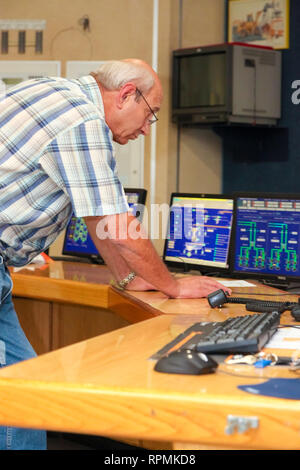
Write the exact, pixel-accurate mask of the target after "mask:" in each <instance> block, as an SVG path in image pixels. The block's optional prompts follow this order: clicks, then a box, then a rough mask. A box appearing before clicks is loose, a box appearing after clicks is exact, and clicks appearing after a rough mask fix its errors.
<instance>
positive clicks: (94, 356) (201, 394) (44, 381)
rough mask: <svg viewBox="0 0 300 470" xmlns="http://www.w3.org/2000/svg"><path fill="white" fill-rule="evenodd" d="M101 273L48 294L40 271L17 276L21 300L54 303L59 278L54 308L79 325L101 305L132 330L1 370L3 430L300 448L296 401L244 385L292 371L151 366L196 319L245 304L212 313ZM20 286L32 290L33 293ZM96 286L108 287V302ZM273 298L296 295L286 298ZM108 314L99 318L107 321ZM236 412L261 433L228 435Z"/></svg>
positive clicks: (156, 444) (183, 445)
mask: <svg viewBox="0 0 300 470" xmlns="http://www.w3.org/2000/svg"><path fill="white" fill-rule="evenodd" d="M70 267H71V266H69V265H68V269H70ZM81 268H83V267H80V268H79V269H81ZM96 268H97V269H95V270H94V268H92V269H93V271H90V270H89V269H88V274H89V275H91V272H93V273H97V274H96V276H97V279H96V282H95V278H93V280H92V282H91V284H92V285H91V286H90V285H89V282H87V278H85V279H84V280H83V278H79V279H77V278H76V279H73V281H72V283H73V284H69V283H68V282H67V284H66V286H67V287H66V288H65V287H64V286H63V285H62V286H60V284H59V283H58V280H57V278H56V277H54V278H52V277H51V276H48V279H47V281H45V284H44V289H45V292H44V291H42V289H37V286H38V281H37V280H36V279H33V278H34V277H35V276H36V273H35V274H34V273H31V272H30V271H29V273H26V275H25V277H22V276H23V275H24V273H22V272H20V273H17V274H13V278H14V282H15V291H14V292H15V294H19V295H24V292H25V293H26V295H28V299H29V302H32V301H35V296H36V301H43V302H44V301H51V295H49V292H50V288H48V289H47V286H49V284H52V282H54V285H56V286H57V287H58V293H56V294H55V295H56V298H55V299H56V302H60V306H62V305H63V306H65V307H68V308H71V310H70V311H69V321H70V322H71V323H72V321H74V317H75V314H74V308H75V309H76V308H79V307H80V308H83V309H84V311H83V312H82V314H85V309H87V308H97V305H98V307H99V305H100V302H103V303H102V304H101V308H102V307H103V306H104V307H105V308H108V309H110V314H111V315H115V314H117V315H118V318H122V319H123V320H124V322H125V323H126V322H127V323H128V322H129V323H133V324H132V325H130V326H126V327H123V328H121V329H118V330H115V331H111V332H109V333H106V334H101V336H97V337H95V338H92V339H88V340H85V341H82V342H79V343H77V344H74V345H71V346H68V347H65V348H62V349H58V350H56V351H53V352H50V353H48V354H44V355H41V356H40V357H38V358H36V359H33V360H30V361H26V362H23V363H20V364H17V365H14V366H11V367H7V368H4V369H2V370H1V371H0V400H1V403H2V404H4V406H1V407H0V424H3V425H5V424H8V425H14V426H24V427H35V428H42V429H48V430H57V431H65V432H75V433H87V434H98V435H102V436H108V437H113V438H116V439H125V440H127V441H129V442H133V443H134V444H141V445H144V446H145V447H148V448H151V447H152V448H156V449H158V448H161V449H168V448H173V449H200V448H206V449H209V448H225V449H230V448H233V449H255V448H257V449H298V448H300V434H299V423H300V405H299V402H298V401H294V400H282V399H276V398H267V397H262V396H256V395H252V394H250V393H249V394H248V393H246V392H243V391H240V390H239V389H238V388H237V386H238V385H242V384H255V383H259V382H264V381H265V380H266V379H267V378H268V377H276V376H280V377H293V378H294V377H295V375H294V374H293V373H291V372H289V371H288V370H287V369H286V368H280V369H279V368H270V367H268V368H266V369H259V370H258V369H254V368H252V367H250V366H235V368H234V369H232V368H231V369H230V370H228V366H226V365H221V366H220V367H219V369H218V372H217V373H216V374H213V375H205V376H196V377H192V376H178V375H168V374H160V373H157V372H155V371H154V370H153V366H154V362H153V361H150V360H149V358H150V356H151V355H152V354H153V353H155V352H156V351H158V350H159V349H160V348H161V347H162V346H163V345H165V344H166V343H168V342H169V341H171V340H172V339H173V338H174V337H175V336H176V335H178V334H179V333H180V332H182V331H183V330H184V329H186V328H187V327H188V326H190V325H191V324H192V323H194V322H196V321H202V320H206V321H222V320H224V319H225V318H227V317H228V316H229V315H240V314H243V313H246V311H245V307H244V306H243V305H238V304H235V305H230V306H227V307H224V308H222V309H210V308H209V306H208V303H207V300H206V299H195V300H194V299H189V300H180V299H167V298H166V296H164V295H163V294H161V293H160V292H136V293H134V292H131V293H128V292H126V293H120V292H119V291H117V290H116V289H114V288H111V287H109V285H108V278H106V282H107V284H105V285H103V284H102V285H98V284H97V281H99V280H100V277H98V276H100V272H101V275H103V276H105V275H107V271H106V274H105V270H103V267H96ZM72 269H75V268H74V266H73V267H72ZM76 269H77V268H76ZM100 270H101V271H100ZM50 272H51V271H50V270H49V273H50ZM76 272H78V270H77V271H76ZM73 274H74V271H73ZM76 276H78V274H76ZM41 277H43V274H41ZM45 277H47V276H46V275H45ZM102 279H103V277H102ZM21 281H23V282H25V283H27V287H28V285H31V286H33V287H32V291H30V289H29V288H28V289H27V288H26V289H25V287H24V286H22V284H21ZM62 281H70V279H66V280H64V279H62V280H61V283H62V284H63V282H62ZM42 282H44V281H42ZM103 282H104V281H103ZM40 285H41V284H40ZM59 286H60V287H59ZM52 288H53V286H52V287H51V289H52ZM80 288H81V289H85V288H86V289H87V290H88V291H89V293H91V292H96V295H95V297H94V299H95V303H96V307H91V306H90V305H87V306H84V305H82V306H78V305H77V306H76V305H75V304H74V302H73V300H74V297H73V298H71V299H70V298H69V297H68V296H67V297H65V294H64V292H66V290H68V289H70V290H71V291H73V292H74V295H75V294H76V290H78V289H80ZM53 289H54V288H53ZM98 289H99V290H100V291H102V292H103V291H105V294H104V295H103V296H102V297H101V298H102V300H101V301H100V300H99V299H100V297H97V296H98ZM235 291H239V292H241V291H243V292H244V295H245V296H247V295H249V293H253V292H256V293H257V297H258V296H259V294H260V296H261V298H267V297H264V295H265V294H266V293H278V294H280V291H277V290H275V289H272V288H268V287H262V286H259V285H258V284H257V286H256V287H249V288H243V289H241V288H239V289H233V292H235ZM53 292H54V291H53ZM59 293H61V297H58V296H59ZM78 295H79V298H77V301H78V302H85V298H86V297H85V296H84V295H82V293H79V294H78ZM99 295H100V294H99ZM239 296H242V294H239ZM91 297H93V295H91ZM103 299H105V300H104V301H103ZM272 300H280V301H284V300H296V298H295V297H294V296H287V297H282V296H279V295H278V297H272ZM68 302H69V305H68ZM88 302H90V300H88ZM93 302H94V301H93ZM98 302H99V303H98ZM105 311H106V312H108V310H103V311H101V315H99V317H100V318H101V321H102V322H103V317H102V315H103V314H104V312H105ZM52 313H53V312H52ZM54 313H55V312H54ZM95 313H97V314H98V313H99V312H98V310H97V312H95ZM247 313H248V312H247ZM115 316H116V315H115ZM52 321H53V319H52ZM93 321H95V315H94V318H93ZM282 321H283V322H285V323H290V322H291V316H290V314H289V313H285V314H284V315H283V317H282ZM229 373H230V374H234V375H229ZM249 376H250V377H249ZM251 376H254V378H251ZM296 377H297V376H296ZM229 415H237V416H246V417H249V416H254V417H257V418H258V422H259V425H258V428H257V429H251V430H249V431H247V432H246V433H242V434H239V433H237V432H235V433H234V434H232V435H228V434H226V432H225V429H226V426H227V420H228V416H229ZM145 441H147V442H145ZM151 441H153V442H151Z"/></svg>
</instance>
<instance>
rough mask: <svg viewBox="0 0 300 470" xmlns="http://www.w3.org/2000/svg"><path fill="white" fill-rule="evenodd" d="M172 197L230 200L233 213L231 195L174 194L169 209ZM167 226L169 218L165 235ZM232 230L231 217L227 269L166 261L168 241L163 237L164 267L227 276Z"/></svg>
mask: <svg viewBox="0 0 300 470" xmlns="http://www.w3.org/2000/svg"><path fill="white" fill-rule="evenodd" d="M174 197H192V198H193V197H196V198H197V197H198V198H202V199H205V198H207V199H209V198H211V199H230V200H232V201H233V211H234V200H233V197H232V195H231V194H211V193H182V192H174V193H172V194H171V197H170V206H169V207H170V208H171V207H172V200H173V199H174ZM169 224H170V216H169V220H168V228H167V234H168V232H169ZM232 228H233V217H232V223H231V232H230V239H229V249H228V255H227V264H228V266H227V267H219V266H208V265H207V264H200V263H199V264H198V263H197V264H193V263H188V262H185V261H179V260H178V262H177V261H170V260H167V259H166V251H167V243H168V239H167V237H165V241H164V250H163V257H162V259H163V262H164V263H165V265H166V266H167V267H168V268H170V269H171V270H172V269H175V270H179V271H184V272H186V271H200V273H201V274H205V273H216V275H217V274H220V275H222V274H227V273H229V272H230V259H231V253H230V251H231V242H232Z"/></svg>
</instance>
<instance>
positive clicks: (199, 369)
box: [154, 349, 218, 375]
mask: <svg viewBox="0 0 300 470" xmlns="http://www.w3.org/2000/svg"><path fill="white" fill-rule="evenodd" d="M217 367H218V364H217V362H216V361H215V360H214V359H212V358H211V357H210V356H207V355H206V354H204V353H201V352H197V351H192V350H191V349H178V350H176V351H173V352H171V353H169V354H168V355H167V356H163V357H161V358H160V359H159V360H158V361H157V363H156V365H155V367H154V370H156V371H157V372H165V373H167V374H190V375H200V374H210V373H212V372H215V370H216V369H217Z"/></svg>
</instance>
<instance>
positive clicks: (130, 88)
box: [117, 82, 136, 108]
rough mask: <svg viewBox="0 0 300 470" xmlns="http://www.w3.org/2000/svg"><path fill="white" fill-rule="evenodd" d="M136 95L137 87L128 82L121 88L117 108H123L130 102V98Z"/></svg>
mask: <svg viewBox="0 0 300 470" xmlns="http://www.w3.org/2000/svg"><path fill="white" fill-rule="evenodd" d="M135 93H136V85H135V84H134V83H131V82H128V83H125V85H123V86H122V88H120V90H119V93H118V95H117V107H118V108H123V106H124V104H126V102H127V101H128V98H130V96H132V95H135Z"/></svg>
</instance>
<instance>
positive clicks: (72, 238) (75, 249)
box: [63, 190, 145, 258]
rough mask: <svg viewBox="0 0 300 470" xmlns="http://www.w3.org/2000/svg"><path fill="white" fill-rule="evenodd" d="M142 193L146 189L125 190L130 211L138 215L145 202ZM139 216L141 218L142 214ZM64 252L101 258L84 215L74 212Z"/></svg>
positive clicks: (65, 240) (67, 229)
mask: <svg viewBox="0 0 300 470" xmlns="http://www.w3.org/2000/svg"><path fill="white" fill-rule="evenodd" d="M141 194H144V190H141V193H140V192H132V193H131V192H127V191H125V195H126V198H127V203H128V206H129V212H131V213H132V214H133V215H137V216H138V215H139V214H137V211H139V212H140V211H141V208H142V206H141V205H142V204H144V203H145V201H144V200H143V201H141ZM139 218H140V219H141V215H140V216H139ZM63 254H64V255H73V256H87V257H88V256H96V257H99V258H101V257H100V255H99V252H98V250H97V248H96V247H95V245H94V242H93V240H92V238H91V237H90V235H89V233H88V229H87V226H86V224H85V222H84V219H83V218H82V217H76V216H75V215H74V214H72V217H71V219H70V221H69V224H68V226H67V228H66V234H65V239H64V245H63Z"/></svg>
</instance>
